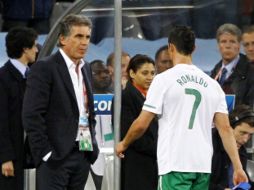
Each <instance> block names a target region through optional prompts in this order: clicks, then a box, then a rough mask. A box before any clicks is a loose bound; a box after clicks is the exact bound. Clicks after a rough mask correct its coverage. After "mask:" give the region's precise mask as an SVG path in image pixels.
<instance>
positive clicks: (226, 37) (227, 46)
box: [218, 33, 240, 64]
mask: <svg viewBox="0 0 254 190" xmlns="http://www.w3.org/2000/svg"><path fill="white" fill-rule="evenodd" d="M218 47H219V51H220V53H221V56H222V60H223V62H224V63H225V64H228V63H229V62H231V61H232V60H233V59H235V58H236V57H237V55H239V52H240V43H239V42H238V40H237V36H234V35H232V34H229V33H224V34H222V35H220V36H219V41H218Z"/></svg>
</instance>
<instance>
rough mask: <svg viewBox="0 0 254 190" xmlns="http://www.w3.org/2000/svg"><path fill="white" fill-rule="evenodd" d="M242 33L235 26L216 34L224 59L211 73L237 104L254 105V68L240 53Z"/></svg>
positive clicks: (228, 26) (227, 27)
mask: <svg viewBox="0 0 254 190" xmlns="http://www.w3.org/2000/svg"><path fill="white" fill-rule="evenodd" d="M241 37H242V33H241V30H240V29H239V28H238V27H237V26H236V25H233V24H229V23H227V24H223V25H221V26H220V27H219V28H218V30H217V33H216V39H217V43H218V48H219V51H220V54H221V57H222V59H221V60H220V61H219V63H217V64H216V65H215V67H214V68H213V70H212V71H211V77H212V78H214V79H215V80H217V81H218V82H219V83H220V85H221V87H222V89H223V91H224V92H225V94H234V95H235V96H236V97H235V98H236V99H235V104H236V105H239V104H247V105H250V106H253V103H254V68H253V66H251V65H250V64H249V62H248V60H247V58H246V56H245V55H243V54H241V53H240V43H241Z"/></svg>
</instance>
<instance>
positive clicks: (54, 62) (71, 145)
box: [23, 15, 98, 190]
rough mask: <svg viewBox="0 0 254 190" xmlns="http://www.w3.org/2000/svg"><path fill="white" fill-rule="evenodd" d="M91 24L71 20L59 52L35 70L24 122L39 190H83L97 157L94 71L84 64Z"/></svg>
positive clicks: (67, 20) (64, 24)
mask: <svg viewBox="0 0 254 190" xmlns="http://www.w3.org/2000/svg"><path fill="white" fill-rule="evenodd" d="M91 27H92V24H91V21H90V20H89V19H88V18H87V17H85V16H83V15H68V16H67V17H65V18H64V19H63V20H62V21H61V23H60V29H59V39H58V45H59V47H60V49H59V51H57V52H56V53H54V54H53V55H51V56H49V57H46V58H44V59H42V60H40V61H38V62H37V63H36V64H35V65H34V66H33V67H32V69H31V72H30V74H29V77H28V80H27V90H26V93H25V97H24V104H23V105H24V107H23V123H24V128H25V130H26V132H27V135H28V139H29V142H30V145H31V152H32V155H33V158H34V161H35V164H36V167H37V170H36V186H37V190H84V186H85V183H86V180H87V177H88V173H89V168H90V164H92V163H94V162H95V160H96V159H97V156H98V146H97V142H96V140H95V129H94V127H95V119H94V117H95V113H94V104H93V95H92V87H91V84H90V82H91V71H90V66H89V65H88V64H87V63H85V62H84V61H83V57H84V56H85V54H86V52H87V49H88V46H89V43H90V37H91Z"/></svg>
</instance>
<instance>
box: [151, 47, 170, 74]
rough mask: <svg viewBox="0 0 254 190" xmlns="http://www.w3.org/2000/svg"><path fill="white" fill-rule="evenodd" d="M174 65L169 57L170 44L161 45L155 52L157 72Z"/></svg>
mask: <svg viewBox="0 0 254 190" xmlns="http://www.w3.org/2000/svg"><path fill="white" fill-rule="evenodd" d="M171 67H173V63H172V61H171V60H170V58H169V54H168V46H167V45H165V46H162V47H160V48H159V49H158V50H157V51H156V53H155V70H156V74H160V73H162V72H163V71H166V70H167V69H170V68H171Z"/></svg>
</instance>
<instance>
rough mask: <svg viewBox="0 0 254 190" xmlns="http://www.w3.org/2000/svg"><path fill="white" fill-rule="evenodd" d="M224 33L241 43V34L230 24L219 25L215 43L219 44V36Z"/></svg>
mask: <svg viewBox="0 0 254 190" xmlns="http://www.w3.org/2000/svg"><path fill="white" fill-rule="evenodd" d="M225 33H229V34H231V35H233V36H236V37H237V40H238V42H241V37H242V32H241V30H240V29H239V28H238V27H237V26H236V25H234V24H230V23H226V24H223V25H221V26H220V27H219V28H218V30H217V32H216V39H217V42H219V40H220V36H221V35H222V34H225Z"/></svg>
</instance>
